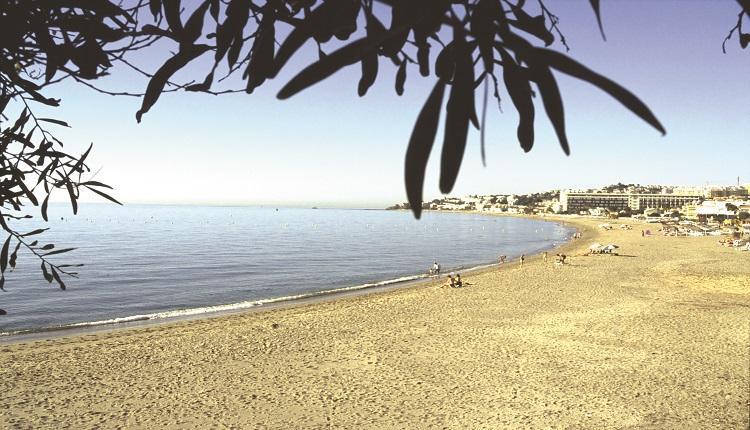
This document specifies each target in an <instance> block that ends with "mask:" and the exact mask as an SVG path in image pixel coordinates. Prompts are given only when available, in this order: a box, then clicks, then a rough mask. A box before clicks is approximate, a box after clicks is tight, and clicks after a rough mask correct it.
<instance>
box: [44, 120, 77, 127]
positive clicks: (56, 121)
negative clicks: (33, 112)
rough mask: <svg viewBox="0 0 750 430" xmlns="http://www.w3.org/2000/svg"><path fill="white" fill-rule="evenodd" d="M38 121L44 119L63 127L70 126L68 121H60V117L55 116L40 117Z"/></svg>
mask: <svg viewBox="0 0 750 430" xmlns="http://www.w3.org/2000/svg"><path fill="white" fill-rule="evenodd" d="M37 120H38V121H44V122H51V123H53V124H57V125H62V126H63V127H70V126H69V125H68V123H67V122H65V121H60V120H59V119H54V118H38V119H37Z"/></svg>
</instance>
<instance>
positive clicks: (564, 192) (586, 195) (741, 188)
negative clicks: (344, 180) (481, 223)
mask: <svg viewBox="0 0 750 430" xmlns="http://www.w3.org/2000/svg"><path fill="white" fill-rule="evenodd" d="M738 182H739V181H738ZM386 209H388V210H398V209H410V207H409V204H408V203H403V204H397V205H394V206H391V207H388V208H386ZM422 209H425V210H434V211H472V212H483V213H489V214H501V215H502V214H507V215H513V214H518V215H536V216H542V217H543V216H546V215H553V214H554V215H562V216H572V217H580V216H586V217H597V218H602V219H606V220H620V221H618V223H621V222H624V221H625V220H627V219H635V220H639V221H641V222H646V223H658V224H660V226H659V231H660V232H662V233H663V234H664V235H669V236H726V237H727V238H726V239H724V240H722V242H721V244H723V245H725V246H731V247H736V248H738V249H741V250H748V251H750V184H745V185H739V184H737V185H735V186H703V187H685V186H662V185H637V184H622V183H618V184H615V185H609V186H606V187H602V188H599V189H586V190H571V189H561V190H553V191H547V192H541V193H533V194H521V195H515V194H493V195H470V196H466V197H462V198H458V197H446V198H443V199H435V200H432V201H429V202H425V203H423V204H422ZM621 225H623V226H624V225H625V224H621ZM601 226H602V228H611V225H610V224H609V223H608V222H605V223H603V224H601Z"/></svg>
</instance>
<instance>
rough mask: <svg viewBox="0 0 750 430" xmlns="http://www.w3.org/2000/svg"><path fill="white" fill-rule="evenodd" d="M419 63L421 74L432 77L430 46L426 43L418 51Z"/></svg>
mask: <svg viewBox="0 0 750 430" xmlns="http://www.w3.org/2000/svg"><path fill="white" fill-rule="evenodd" d="M417 62H418V63H419V74H420V75H422V76H425V77H427V76H430V45H429V44H428V43H425V44H424V45H422V46H420V47H419V48H418V49H417Z"/></svg>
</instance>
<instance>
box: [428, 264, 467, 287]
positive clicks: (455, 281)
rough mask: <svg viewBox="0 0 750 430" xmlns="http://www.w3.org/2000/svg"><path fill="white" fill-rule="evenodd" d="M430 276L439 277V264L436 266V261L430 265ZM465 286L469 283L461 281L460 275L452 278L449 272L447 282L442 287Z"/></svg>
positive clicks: (457, 274)
mask: <svg viewBox="0 0 750 430" xmlns="http://www.w3.org/2000/svg"><path fill="white" fill-rule="evenodd" d="M430 275H432V276H438V275H440V264H438V262H437V261H435V262H434V263H432V267H430ZM465 285H469V283H468V282H464V281H462V280H461V274H460V273H456V276H453V272H451V273H449V274H448V281H447V282H446V283H445V284H444V285H443V287H451V288H461V287H463V286H465Z"/></svg>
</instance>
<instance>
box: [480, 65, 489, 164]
mask: <svg viewBox="0 0 750 430" xmlns="http://www.w3.org/2000/svg"><path fill="white" fill-rule="evenodd" d="M489 79H490V78H489V76H486V75H485V77H484V91H483V97H482V125H481V126H480V128H479V148H480V154H481V156H482V166H484V167H487V154H486V152H485V149H484V144H485V140H484V139H485V136H484V135H485V132H486V128H487V98H488V97H489V94H488V93H489V82H487V81H488V80H489Z"/></svg>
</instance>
